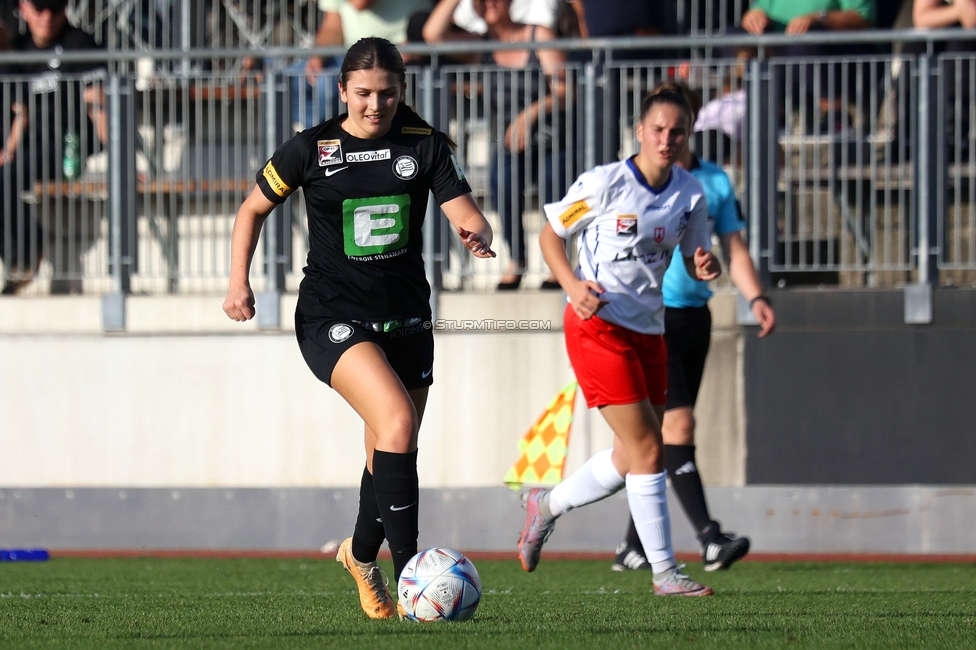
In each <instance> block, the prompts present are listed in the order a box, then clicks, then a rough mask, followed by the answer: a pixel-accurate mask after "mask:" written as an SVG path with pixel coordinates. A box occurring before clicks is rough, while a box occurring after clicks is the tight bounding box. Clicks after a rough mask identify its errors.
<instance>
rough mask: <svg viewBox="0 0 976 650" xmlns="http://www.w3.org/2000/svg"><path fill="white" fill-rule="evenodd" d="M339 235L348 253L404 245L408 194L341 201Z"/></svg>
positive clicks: (377, 252)
mask: <svg viewBox="0 0 976 650" xmlns="http://www.w3.org/2000/svg"><path fill="white" fill-rule="evenodd" d="M342 238H343V244H344V249H345V253H346V255H348V256H349V257H368V256H370V255H380V254H382V253H388V252H390V251H395V250H399V249H401V248H403V247H405V246H406V245H407V242H408V241H409V239H410V195H409V194H400V195H399V196H376V197H372V198H367V199H346V200H345V201H343V202H342Z"/></svg>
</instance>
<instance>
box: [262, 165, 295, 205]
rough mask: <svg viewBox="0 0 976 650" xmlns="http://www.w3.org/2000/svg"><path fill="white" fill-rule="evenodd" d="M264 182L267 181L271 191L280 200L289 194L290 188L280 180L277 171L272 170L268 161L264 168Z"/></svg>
mask: <svg viewBox="0 0 976 650" xmlns="http://www.w3.org/2000/svg"><path fill="white" fill-rule="evenodd" d="M264 180H266V181H268V185H269V186H270V187H271V191H272V192H274V193H275V194H277V195H278V196H280V197H281V198H284V197H286V196H288V195H289V194H291V188H290V187H288V184H287V183H285V182H284V181H283V180H281V177H280V176H278V170H277V169H275V168H274V165H272V164H271V161H270V160H269V161H268V164H267V165H265V166H264Z"/></svg>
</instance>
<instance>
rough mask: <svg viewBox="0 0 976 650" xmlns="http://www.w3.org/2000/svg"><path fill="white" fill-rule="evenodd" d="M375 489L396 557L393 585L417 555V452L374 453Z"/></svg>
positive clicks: (418, 496)
mask: <svg viewBox="0 0 976 650" xmlns="http://www.w3.org/2000/svg"><path fill="white" fill-rule="evenodd" d="M373 489H374V490H375V491H376V503H377V504H378V505H379V508H380V516H381V517H382V518H383V529H384V531H385V532H386V539H387V542H388V543H389V545H390V553H391V554H392V555H393V582H394V584H395V583H396V582H397V581H399V580H400V572H401V571H403V567H404V566H405V565H406V564H407V561H409V560H410V558H412V557H413V556H414V555H416V554H417V528H418V526H417V520H418V513H419V511H420V508H419V504H418V501H419V500H420V486H419V481H418V479H417V452H416V451H414V452H411V453H409V454H393V453H390V452H387V451H374V452H373Z"/></svg>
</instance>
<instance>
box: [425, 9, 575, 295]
mask: <svg viewBox="0 0 976 650" xmlns="http://www.w3.org/2000/svg"><path fill="white" fill-rule="evenodd" d="M459 2H460V0H441V2H439V3H438V4H437V6H436V7H435V8H434V10H433V11H432V12H431V14H430V18H428V19H427V23H426V24H425V25H424V32H423V33H424V40H425V41H427V42H428V43H442V42H445V41H480V40H488V41H498V42H502V43H531V42H535V41H550V40H553V39H554V38H555V33H554V32H553V30H552V29H550V28H548V27H543V26H541V25H529V24H525V23H517V22H515V21H513V20H512V17H511V13H510V9H511V2H510V0H475V4H474V7H475V10H476V11H477V13H478V15H479V16H480V17H481V18H482V19H483V20H484V21H485V24H486V25H487V26H488V31H487V32H486V33H485V35H484V36H482V35H479V34H473V33H471V32H467V31H463V30H454V29H452V25H453V15H454V12H455V10H456V9H457V7H458V4H459ZM467 60H468V62H471V63H474V62H482V63H485V64H489V65H496V66H499V67H502V68H507V69H519V70H523V71H524V72H523V73H521V74H516V75H512V74H503V75H500V76H498V77H497V83H493V85H492V88H491V90H492V94H493V98H494V100H495V101H494V109H495V116H494V119H492V122H494V121H495V120H496V119H498V117H499V116H501V122H502V123H504V124H505V125H506V127H505V129H504V133H496V134H495V150H494V155H493V156H492V165H491V179H490V181H489V185H490V189H491V192H492V200H493V203H494V206H495V209H496V210H497V211H498V215H499V218H500V219H501V220H502V225H503V230H504V233H505V240H506V242H507V243H508V246H509V253H510V255H511V262H510V264H509V267H508V269H507V270H506V272H505V274H504V275H503V276H502V278H501V280H500V281H499V283H498V286H497V288H498V289H499V290H501V291H511V290H515V289H518V287H519V285H520V284H521V282H522V274H523V273H524V271H525V266H526V261H527V260H526V249H525V229H524V227H523V224H522V213H523V212H524V210H525V197H524V195H525V189H526V186H527V184H528V183H529V182H533V181H534V182H536V185H537V186H538V187H539V200H540V203H544V202H546V201H548V200H549V199H550V197H551V196H552V195H553V194H554V192H553V190H552V188H553V187H554V186H555V187H556V188H557V189H556V192H562V191H563V188H564V185H565V183H564V180H563V174H564V170H565V166H566V164H565V155H566V152H565V150H564V147H563V146H562V142H561V136H560V132H561V131H565V129H566V128H567V122H566V119H567V116H566V113H565V107H564V106H563V103H564V101H565V79H564V70H563V68H562V65H563V64H564V63H565V61H566V57H565V54H564V53H563V52H561V51H559V50H538V52H536V50H528V49H527V50H496V51H494V52H487V53H485V54H483V55H482V54H474V55H470V56H469V57H467ZM540 68H541V70H540ZM543 91H545V92H543ZM540 92H543V95H544V99H542V100H539V99H537V98H538V97H539V95H540ZM540 131H541V133H540ZM547 134H548V135H547ZM540 141H541V142H540ZM540 156H541V157H543V158H544V160H543V161H542V162H543V164H542V167H543V168H544V169H545V171H546V173H547V174H548V175H549V178H538V173H537V172H538V170H539V166H540V165H539V157H540ZM542 288H543V289H559V288H560V287H559V284H558V283H557V282H556V281H555V278H552V277H550V278H549V279H547V280H545V281H544V282H543V283H542Z"/></svg>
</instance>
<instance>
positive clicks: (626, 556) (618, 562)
mask: <svg viewBox="0 0 976 650" xmlns="http://www.w3.org/2000/svg"><path fill="white" fill-rule="evenodd" d="M650 568H651V563H650V562H648V561H647V557H646V556H645V555H644V552H643V551H642V550H640V549H639V548H637V547H635V546H631V545H629V544H628V543H627V542H620V545H619V546H618V547H617V557H616V558H614V560H613V565H612V566H611V567H610V570H611V571H643V570H645V569H650Z"/></svg>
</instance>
